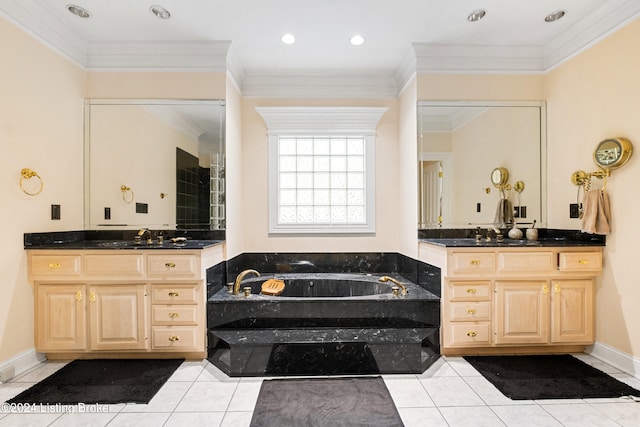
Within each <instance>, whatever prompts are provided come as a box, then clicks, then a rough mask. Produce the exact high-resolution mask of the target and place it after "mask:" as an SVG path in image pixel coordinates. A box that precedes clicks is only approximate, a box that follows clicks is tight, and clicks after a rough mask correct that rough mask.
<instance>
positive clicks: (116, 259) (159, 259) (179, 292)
mask: <svg viewBox="0 0 640 427" xmlns="http://www.w3.org/2000/svg"><path fill="white" fill-rule="evenodd" d="M117 243H118V242H114V243H113V245H112V246H110V245H109V244H108V243H106V242H103V243H102V245H100V244H99V243H95V242H79V243H73V244H68V245H65V244H62V245H58V246H59V248H57V249H51V247H45V248H34V249H28V251H27V252H28V274H29V280H30V282H32V283H33V286H34V300H35V340H36V343H35V344H36V350H37V351H38V352H43V353H46V354H47V357H48V358H49V359H68V358H96V357H110V358H114V357H129V358H146V357H148V358H152V357H153V358H162V357H171V358H174V357H185V358H204V357H206V339H205V337H206V293H207V290H206V271H207V268H208V267H211V266H213V265H216V264H218V263H220V262H222V261H223V259H224V244H223V243H220V242H217V243H214V242H204V243H195V242H189V244H185V245H183V246H181V247H178V246H176V245H170V244H166V243H165V244H164V245H161V246H158V245H156V246H146V245H144V246H140V247H135V246H132V245H130V244H125V243H126V242H122V243H123V244H122V246H118V245H117Z"/></svg>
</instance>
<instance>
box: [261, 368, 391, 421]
mask: <svg viewBox="0 0 640 427" xmlns="http://www.w3.org/2000/svg"><path fill="white" fill-rule="evenodd" d="M403 425H404V424H403V423H402V420H401V419H400V415H399V414H398V410H397V409H396V406H395V404H394V403H393V399H392V398H391V395H390V394H389V390H388V389H387V386H386V385H385V384H384V381H383V379H382V378H381V377H358V378H305V379H277V380H266V381H264V382H263V383H262V387H261V388H260V394H259V395H258V402H257V403H256V407H255V410H254V411H253V418H252V419H251V426H252V427H267V426H272V427H276V426H277V427H287V426H292V427H293V426H295V427H299V426H385V427H392V426H403Z"/></svg>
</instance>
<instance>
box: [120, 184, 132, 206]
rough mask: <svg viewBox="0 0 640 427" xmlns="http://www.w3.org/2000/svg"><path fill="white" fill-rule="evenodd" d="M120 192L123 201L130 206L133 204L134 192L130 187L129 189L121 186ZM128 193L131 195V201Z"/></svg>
mask: <svg viewBox="0 0 640 427" xmlns="http://www.w3.org/2000/svg"><path fill="white" fill-rule="evenodd" d="M120 191H122V200H123V201H124V202H125V203H126V204H129V203H131V202H133V196H134V195H133V190H132V189H131V188H129V187H127V186H126V185H124V184H123V185H121V186H120ZM127 192H129V193H131V197H130V198H129V200H127Z"/></svg>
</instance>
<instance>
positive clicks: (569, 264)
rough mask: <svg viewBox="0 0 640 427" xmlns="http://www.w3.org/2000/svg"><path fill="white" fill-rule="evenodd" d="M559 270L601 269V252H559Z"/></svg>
mask: <svg viewBox="0 0 640 427" xmlns="http://www.w3.org/2000/svg"><path fill="white" fill-rule="evenodd" d="M558 268H559V269H560V271H575V272H578V271H585V272H599V271H602V253H601V252H561V253H560V254H559V259H558Z"/></svg>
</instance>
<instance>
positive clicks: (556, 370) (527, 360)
mask: <svg viewBox="0 0 640 427" xmlns="http://www.w3.org/2000/svg"><path fill="white" fill-rule="evenodd" d="M465 360H467V362H469V363H470V364H471V365H473V367H474V368H476V369H477V370H478V371H479V372H480V373H481V374H482V376H484V377H485V378H486V379H487V380H489V381H490V382H491V383H492V384H493V385H494V386H496V388H497V389H498V390H500V391H501V392H502V394H504V395H505V396H507V397H508V398H510V399H513V400H534V399H535V400H541V399H587V398H607V397H621V396H629V395H631V396H640V391H638V390H636V389H634V388H633V387H631V386H629V385H627V384H625V383H623V382H621V381H618V380H617V379H615V378H613V377H611V376H609V375H607V374H605V373H604V372H602V371H600V370H598V369H596V368H594V367H593V366H591V365H588V364H587V363H584V362H583V361H581V360H579V359H577V358H575V357H573V356H571V355H568V354H563V355H544V356H465Z"/></svg>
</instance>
